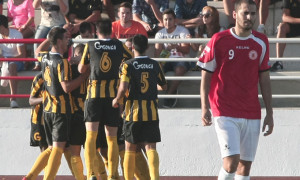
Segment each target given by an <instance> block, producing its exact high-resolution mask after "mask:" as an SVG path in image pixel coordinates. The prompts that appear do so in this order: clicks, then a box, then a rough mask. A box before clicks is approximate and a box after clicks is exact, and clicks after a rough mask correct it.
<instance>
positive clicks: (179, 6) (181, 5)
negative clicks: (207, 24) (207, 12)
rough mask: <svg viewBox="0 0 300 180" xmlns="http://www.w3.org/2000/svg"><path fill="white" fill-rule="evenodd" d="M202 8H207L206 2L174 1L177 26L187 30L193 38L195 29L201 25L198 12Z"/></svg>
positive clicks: (193, 0)
mask: <svg viewBox="0 0 300 180" xmlns="http://www.w3.org/2000/svg"><path fill="white" fill-rule="evenodd" d="M204 6H207V0H176V2H175V8H174V11H175V15H176V22H177V24H178V25H183V26H185V27H186V28H188V30H189V31H190V34H191V35H192V36H193V37H194V35H195V31H194V29H195V27H197V26H199V25H200V24H202V23H203V22H202V17H200V12H201V10H202V9H203V7H204Z"/></svg>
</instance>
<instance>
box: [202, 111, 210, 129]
mask: <svg viewBox="0 0 300 180" xmlns="http://www.w3.org/2000/svg"><path fill="white" fill-rule="evenodd" d="M201 121H202V125H203V126H210V125H212V119H211V113H210V111H209V109H207V110H205V109H202V118H201Z"/></svg>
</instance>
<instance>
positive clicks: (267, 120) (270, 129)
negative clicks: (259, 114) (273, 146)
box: [262, 114, 274, 136]
mask: <svg viewBox="0 0 300 180" xmlns="http://www.w3.org/2000/svg"><path fill="white" fill-rule="evenodd" d="M267 126H268V129H267V131H265V130H266V127H267ZM273 128H274V120H273V116H272V115H268V114H267V115H266V117H265V120H264V124H263V127H262V132H265V133H264V136H268V135H270V134H272V132H273Z"/></svg>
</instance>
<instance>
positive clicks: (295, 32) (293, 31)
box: [286, 23, 300, 37]
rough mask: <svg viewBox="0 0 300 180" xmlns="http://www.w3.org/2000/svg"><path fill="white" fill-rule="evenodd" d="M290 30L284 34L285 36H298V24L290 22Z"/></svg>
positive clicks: (299, 26) (299, 30)
mask: <svg viewBox="0 0 300 180" xmlns="http://www.w3.org/2000/svg"><path fill="white" fill-rule="evenodd" d="M288 24H289V26H290V32H289V33H287V34H286V37H296V36H300V24H290V23H288Z"/></svg>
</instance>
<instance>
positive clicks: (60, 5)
mask: <svg viewBox="0 0 300 180" xmlns="http://www.w3.org/2000/svg"><path fill="white" fill-rule="evenodd" d="M33 7H34V8H39V7H40V8H41V23H40V24H39V25H38V27H37V29H36V33H35V35H34V38H35V39H41V38H46V37H47V34H48V32H49V31H50V30H51V28H53V27H54V26H60V27H62V26H63V25H64V24H66V21H65V15H66V14H67V13H68V11H69V4H68V0H60V1H56V0H52V1H49V0H34V1H33ZM38 45H39V44H34V46H33V47H34V51H36V49H37V47H38ZM33 70H35V71H40V70H41V66H40V63H39V62H35V67H34V68H33Z"/></svg>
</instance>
